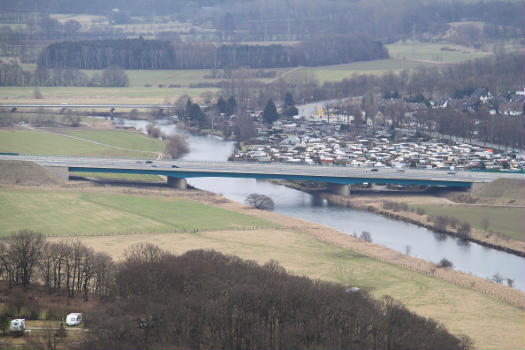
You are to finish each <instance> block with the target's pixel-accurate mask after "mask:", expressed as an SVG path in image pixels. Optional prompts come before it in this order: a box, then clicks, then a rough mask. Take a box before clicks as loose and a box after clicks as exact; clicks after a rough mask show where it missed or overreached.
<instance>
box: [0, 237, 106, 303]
mask: <svg viewBox="0 0 525 350" xmlns="http://www.w3.org/2000/svg"><path fill="white" fill-rule="evenodd" d="M114 268H115V264H114V262H113V260H112V259H111V257H110V256H109V255H107V254H106V253H102V252H95V251H94V250H93V249H92V248H88V247H87V246H85V245H84V244H82V243H81V242H79V241H63V242H58V243H52V242H47V240H46V237H45V236H44V235H43V234H41V233H37V232H33V231H29V230H21V231H19V232H18V233H15V234H12V235H10V236H7V237H5V238H2V239H0V279H3V280H7V282H8V284H9V286H10V287H11V286H20V287H22V288H23V289H24V290H25V289H28V288H30V286H31V284H33V283H38V282H41V283H42V284H43V285H44V286H45V287H46V289H47V290H48V292H49V294H57V295H67V296H69V297H73V296H74V295H77V294H78V295H82V296H83V298H84V300H86V301H87V300H88V296H89V295H90V294H93V295H97V296H100V297H103V298H104V297H107V296H108V295H109V293H110V287H111V281H112V278H113V273H114Z"/></svg>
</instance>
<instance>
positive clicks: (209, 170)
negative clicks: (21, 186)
mask: <svg viewBox="0 0 525 350" xmlns="http://www.w3.org/2000/svg"><path fill="white" fill-rule="evenodd" d="M0 159H10V160H24V161H32V162H35V163H37V164H40V165H42V166H48V167H49V166H51V167H68V168H69V169H70V170H71V171H90V172H91V171H93V172H97V171H98V172H121V173H122V172H125V173H138V174H159V175H166V176H172V177H178V178H189V177H246V178H268V179H271V178H274V179H290V180H310V181H321V182H333V183H340V184H350V183H360V182H376V183H377V182H382V180H384V182H385V183H399V184H429V185H431V184H435V185H448V184H450V185H451V186H460V187H469V186H470V184H471V183H483V182H490V181H492V180H495V179H497V178H511V179H525V175H523V174H516V173H488V172H469V171H458V172H457V173H456V174H450V173H449V172H448V171H446V170H423V169H404V170H403V171H400V170H398V169H394V168H380V169H377V171H372V169H371V168H353V167H344V166H317V165H291V164H285V163H277V164H276V163H272V164H260V163H244V162H202V161H173V160H156V161H153V163H146V162H145V161H140V160H139V161H138V160H134V159H109V158H72V157H57V156H24V155H19V156H13V155H0ZM173 165H176V166H178V168H174V167H172V166H173Z"/></svg>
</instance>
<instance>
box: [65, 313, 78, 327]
mask: <svg viewBox="0 0 525 350" xmlns="http://www.w3.org/2000/svg"><path fill="white" fill-rule="evenodd" d="M80 322H82V314H81V313H72V314H69V315H67V317H66V324H67V325H68V326H77V325H79V324H80Z"/></svg>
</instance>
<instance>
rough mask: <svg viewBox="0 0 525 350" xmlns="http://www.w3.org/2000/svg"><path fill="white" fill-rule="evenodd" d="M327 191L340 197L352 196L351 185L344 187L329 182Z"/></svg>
mask: <svg viewBox="0 0 525 350" xmlns="http://www.w3.org/2000/svg"><path fill="white" fill-rule="evenodd" d="M326 187H327V189H328V191H330V192H332V193H335V194H338V195H340V196H346V197H348V196H350V185H342V184H336V183H332V182H329V183H327V186H326Z"/></svg>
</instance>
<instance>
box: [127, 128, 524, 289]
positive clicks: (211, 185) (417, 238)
mask: <svg viewBox="0 0 525 350" xmlns="http://www.w3.org/2000/svg"><path fill="white" fill-rule="evenodd" d="M125 124H126V125H129V126H134V127H136V128H138V129H142V130H144V128H145V125H146V122H143V121H131V120H126V121H125ZM158 126H159V127H160V128H161V129H162V130H163V131H164V132H165V133H170V132H174V131H176V129H175V126H174V125H167V124H159V125H158ZM188 137H189V144H190V153H189V154H188V155H186V156H185V157H184V160H199V161H203V160H209V161H225V160H226V159H227V157H228V156H229V155H230V154H231V153H232V151H233V147H234V144H233V142H230V141H224V140H221V139H219V138H217V137H214V136H197V135H189V136H188ZM188 183H189V184H191V185H192V186H194V187H197V188H200V189H203V190H206V191H210V192H215V193H220V194H222V195H223V196H225V197H227V198H229V199H231V200H234V201H237V202H241V203H242V202H244V199H245V198H246V197H247V196H248V195H249V194H250V193H261V194H265V195H268V196H270V197H271V198H272V199H273V201H274V202H275V209H274V211H275V212H277V213H279V214H283V215H287V216H291V217H296V218H300V219H304V220H307V221H311V222H315V223H318V224H322V225H325V226H329V227H332V228H334V229H336V230H338V231H341V232H345V233H348V234H354V233H356V234H358V235H359V234H360V233H361V232H362V231H368V232H370V234H371V236H372V240H373V242H374V243H377V244H381V245H383V246H386V247H388V248H391V249H395V250H397V251H400V252H405V250H406V247H407V245H409V246H410V248H411V253H410V254H411V255H412V256H417V257H420V258H423V259H425V260H428V261H432V262H434V263H437V262H439V261H440V260H441V259H442V258H446V259H448V260H450V261H452V262H453V263H454V268H455V269H457V270H460V271H463V272H466V273H472V274H473V275H476V276H479V277H482V278H491V277H492V276H493V275H494V274H496V273H499V274H500V275H501V276H503V277H504V278H511V279H513V280H514V287H515V288H517V289H520V290H525V273H524V272H525V258H522V257H519V256H516V255H513V254H509V253H506V252H503V251H499V250H495V249H492V248H488V247H484V246H481V245H479V244H476V243H468V242H467V243H465V242H463V241H461V240H458V239H456V238H454V237H450V236H444V235H441V234H437V233H434V232H432V231H430V230H427V229H425V228H422V227H419V226H416V225H413V224H409V223H405V222H402V221H395V220H392V219H389V218H386V217H383V216H381V215H378V214H374V213H369V212H366V211H361V210H355V209H350V208H346V207H342V206H338V205H331V204H328V203H327V202H326V200H324V199H321V198H319V197H316V196H313V195H310V194H307V193H304V192H300V191H297V190H293V189H290V188H287V187H284V186H279V185H275V184H272V183H269V182H265V181H257V180H255V179H231V178H192V179H188Z"/></svg>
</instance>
